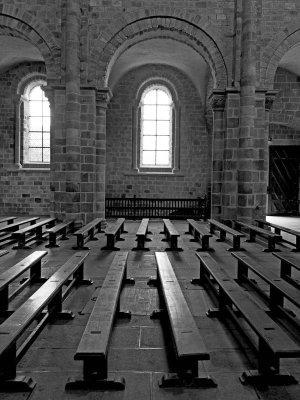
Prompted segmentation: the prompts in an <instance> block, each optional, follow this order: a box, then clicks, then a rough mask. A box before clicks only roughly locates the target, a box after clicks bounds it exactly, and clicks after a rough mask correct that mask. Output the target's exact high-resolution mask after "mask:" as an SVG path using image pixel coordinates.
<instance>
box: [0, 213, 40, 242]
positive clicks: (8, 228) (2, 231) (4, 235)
mask: <svg viewBox="0 0 300 400" xmlns="http://www.w3.org/2000/svg"><path fill="white" fill-rule="evenodd" d="M38 219H40V217H31V218H26V219H23V220H20V221H17V222H14V223H12V224H7V225H5V226H2V227H1V228H0V235H1V236H0V241H1V242H12V241H13V240H12V239H11V232H14V231H18V230H19V229H20V226H22V225H25V224H30V225H33V224H35V223H36V221H37V220H38Z"/></svg>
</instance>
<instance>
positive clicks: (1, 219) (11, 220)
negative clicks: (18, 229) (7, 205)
mask: <svg viewBox="0 0 300 400" xmlns="http://www.w3.org/2000/svg"><path fill="white" fill-rule="evenodd" d="M15 219H16V217H2V218H0V224H2V223H3V222H7V224H8V225H10V224H12V223H13V222H14V220H15Z"/></svg>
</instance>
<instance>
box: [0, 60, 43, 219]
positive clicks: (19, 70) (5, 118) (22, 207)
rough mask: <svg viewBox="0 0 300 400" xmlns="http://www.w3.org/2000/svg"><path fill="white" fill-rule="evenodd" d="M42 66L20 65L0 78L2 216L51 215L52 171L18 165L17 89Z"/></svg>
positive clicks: (0, 190)
mask: <svg viewBox="0 0 300 400" xmlns="http://www.w3.org/2000/svg"><path fill="white" fill-rule="evenodd" d="M34 72H36V73H45V67H44V65H43V64H31V63H25V64H21V65H19V66H17V67H15V68H14V69H12V70H10V71H8V72H6V73H3V74H1V75H0V93H1V96H0V115H1V118H0V137H1V152H0V167H1V168H0V214H7V213H9V214H31V215H32V214H35V215H49V213H50V209H49V204H50V201H49V194H50V192H49V180H50V172H49V170H40V169H39V170H33V169H31V170H23V169H20V168H19V166H17V165H16V164H15V162H16V160H15V134H16V132H15V130H16V99H17V96H16V95H17V86H18V84H19V83H20V80H21V79H22V78H24V77H25V76H26V75H28V74H30V73H34Z"/></svg>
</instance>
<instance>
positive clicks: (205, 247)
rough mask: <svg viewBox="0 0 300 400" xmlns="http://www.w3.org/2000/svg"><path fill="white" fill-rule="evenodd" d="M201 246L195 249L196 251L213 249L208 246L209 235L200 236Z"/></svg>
mask: <svg viewBox="0 0 300 400" xmlns="http://www.w3.org/2000/svg"><path fill="white" fill-rule="evenodd" d="M201 244H202V247H200V248H199V249H197V250H196V251H214V249H212V248H211V247H209V236H206V235H204V236H202V238H201Z"/></svg>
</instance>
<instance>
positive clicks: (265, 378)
mask: <svg viewBox="0 0 300 400" xmlns="http://www.w3.org/2000/svg"><path fill="white" fill-rule="evenodd" d="M196 256H197V257H198V258H199V260H200V282H201V283H202V284H205V283H206V284H208V285H209V286H210V288H211V289H212V290H213V292H214V293H215V295H216V296H217V299H218V302H219V309H218V313H219V315H220V316H221V317H223V318H224V317H225V316H226V315H227V314H229V315H230V316H231V318H232V319H233V320H234V321H235V322H236V324H237V325H238V326H239V327H240V328H241V332H243V334H244V335H246V336H247V337H248V338H249V340H251V337H250V336H249V335H247V333H248V334H249V332H248V330H244V329H243V326H241V320H240V318H241V316H242V317H243V319H244V320H245V321H246V322H247V324H248V325H249V326H250V328H251V329H252V330H253V332H254V333H255V334H256V336H257V337H258V345H257V344H256V343H255V344H254V343H252V341H251V344H253V345H255V347H256V350H257V352H258V369H257V370H250V371H245V372H244V373H243V374H242V376H241V377H240V379H241V381H242V383H244V384H246V383H254V384H257V383H259V384H261V383H263V384H293V383H297V381H296V379H295V378H294V377H293V376H291V375H290V374H289V373H284V371H280V359H282V358H299V357H300V347H299V345H298V344H297V343H295V342H294V341H293V340H292V339H291V337H290V336H289V335H288V334H287V333H286V332H285V331H284V330H283V328H281V327H280V326H279V325H278V324H277V323H276V322H275V321H274V320H273V319H272V318H271V317H270V316H269V315H268V314H267V313H266V312H265V311H264V310H263V309H262V308H261V307H260V306H259V305H258V304H257V302H256V301H254V300H253V298H252V297H251V296H250V295H249V294H248V293H247V292H246V291H245V290H244V289H243V288H242V287H241V286H239V285H238V283H237V282H236V281H235V280H234V279H233V278H231V277H230V276H229V275H228V274H227V272H226V271H225V269H224V268H222V267H221V265H220V264H219V263H217V262H216V261H215V260H214V259H213V258H212V257H211V256H210V255H209V254H208V253H200V254H199V253H196ZM211 277H212V278H213V279H214V283H213V282H212V280H211ZM196 281H199V278H198V279H196ZM233 306H234V307H235V309H237V310H238V311H239V316H237V315H236V312H235V309H234V308H233ZM208 315H209V314H208ZM211 315H212V316H213V315H217V314H216V313H215V312H212V313H211Z"/></svg>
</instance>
